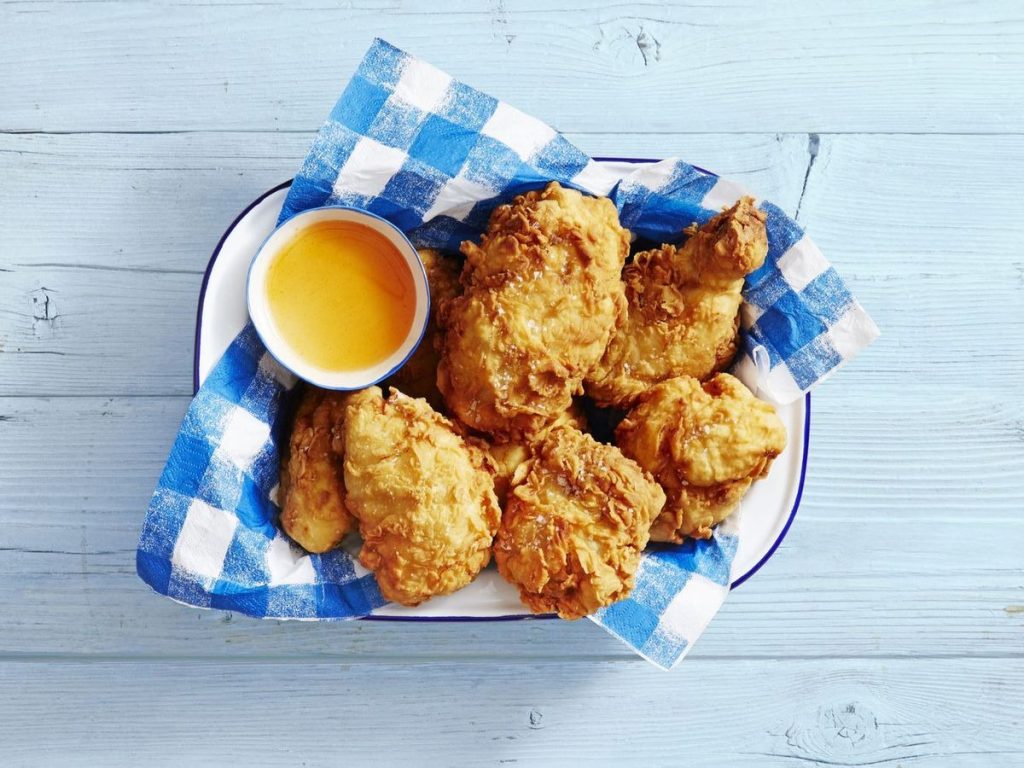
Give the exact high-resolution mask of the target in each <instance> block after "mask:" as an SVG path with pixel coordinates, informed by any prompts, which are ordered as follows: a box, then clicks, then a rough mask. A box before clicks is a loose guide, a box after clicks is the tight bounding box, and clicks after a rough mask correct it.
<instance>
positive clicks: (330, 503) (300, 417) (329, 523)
mask: <svg viewBox="0 0 1024 768" xmlns="http://www.w3.org/2000/svg"><path fill="white" fill-rule="evenodd" d="M347 399H348V395H347V393H345V392H332V391H329V390H326V389H319V388H317V387H313V386H307V387H306V388H305V390H304V391H303V393H302V399H301V400H300V402H299V407H298V410H297V412H296V414H295V422H294V424H293V425H292V431H291V435H290V436H289V438H288V447H287V448H286V451H285V455H284V457H283V458H282V461H281V482H280V488H279V498H280V501H281V527H282V528H283V529H284V532H285V533H286V534H288V535H289V536H290V537H291V538H292V539H293V540H294V541H295V542H296V543H297V544H299V546H301V547H302V548H303V549H305V550H306V551H307V552H326V551H327V550H329V549H333V548H334V547H336V546H338V544H340V543H341V540H342V539H343V538H344V537H345V535H346V534H347V533H348V532H349V531H352V530H355V527H356V521H355V518H353V517H352V515H351V514H350V513H349V510H348V507H346V505H345V484H344V480H343V466H342V458H343V455H344V448H345V443H344V428H345V406H346V401H347Z"/></svg>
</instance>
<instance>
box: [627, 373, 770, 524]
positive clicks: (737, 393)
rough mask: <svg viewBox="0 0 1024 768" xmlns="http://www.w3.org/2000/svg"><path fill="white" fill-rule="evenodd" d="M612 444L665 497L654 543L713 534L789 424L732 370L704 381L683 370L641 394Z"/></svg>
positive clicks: (761, 471)
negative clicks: (650, 478)
mask: <svg viewBox="0 0 1024 768" xmlns="http://www.w3.org/2000/svg"><path fill="white" fill-rule="evenodd" d="M615 442H616V444H617V445H618V446H619V447H620V448H621V449H622V452H623V453H624V454H626V455H627V456H629V457H631V458H633V459H635V460H636V462H637V463H638V464H639V465H640V466H641V467H643V468H644V469H646V470H647V471H648V472H650V473H651V474H652V475H654V478H655V479H656V480H657V481H658V482H659V483H661V486H662V488H664V489H665V494H666V496H667V497H668V498H667V501H666V502H665V507H664V509H663V510H662V512H661V514H660V515H658V516H657V519H656V520H655V521H654V524H653V525H652V526H651V541H668V542H677V543H678V542H682V541H683V540H684V539H685V538H687V537H693V538H697V539H706V538H709V537H710V536H711V529H712V528H713V527H714V526H716V525H718V523H720V522H721V521H722V520H724V519H725V518H726V517H728V516H729V515H730V514H732V512H733V511H734V510H735V509H736V507H738V506H739V503H740V501H741V500H742V498H743V496H744V495H745V494H746V492H747V490H749V488H750V486H751V484H752V483H753V482H754V481H755V480H757V479H758V478H761V477H764V476H765V475H767V474H768V470H769V469H770V468H771V464H772V461H773V460H774V459H775V457H776V456H778V455H779V454H780V453H782V451H783V449H785V447H786V428H785V427H784V426H783V425H782V422H781V421H780V420H779V417H778V416H777V415H776V413H775V409H774V408H773V407H772V406H771V405H770V404H769V403H766V402H764V401H763V400H759V399H757V398H756V397H754V396H753V395H752V394H751V393H750V390H748V389H747V388H746V387H745V386H743V383H742V382H740V381H739V379H736V378H734V377H733V376H730V375H729V374H727V373H720V374H718V375H717V376H714V377H712V378H711V379H709V380H708V381H706V382H704V383H703V384H701V382H699V381H698V380H697V379H695V378H692V377H690V376H680V377H678V378H674V379H669V380H667V381H664V382H662V383H661V384H658V385H657V386H655V387H653V388H652V389H651V390H649V391H648V392H647V393H646V394H644V395H642V396H641V397H640V399H639V401H638V402H637V404H636V407H634V408H633V410H631V411H630V412H629V413H628V414H627V415H626V418H625V419H624V420H623V421H622V423H621V424H619V426H618V429H616V431H615Z"/></svg>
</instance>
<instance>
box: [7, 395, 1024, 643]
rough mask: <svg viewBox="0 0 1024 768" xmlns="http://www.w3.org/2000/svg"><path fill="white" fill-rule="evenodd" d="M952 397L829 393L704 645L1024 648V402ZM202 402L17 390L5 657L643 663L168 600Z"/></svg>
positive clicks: (531, 629)
mask: <svg viewBox="0 0 1024 768" xmlns="http://www.w3.org/2000/svg"><path fill="white" fill-rule="evenodd" d="M840 391H841V390H840ZM945 398H946V399H942V396H941V395H940V393H938V392H937V391H936V390H934V389H932V390H928V389H921V388H917V389H913V388H910V389H908V390H907V391H906V392H905V393H903V396H899V395H897V396H892V395H890V394H889V390H888V389H885V388H882V389H878V388H871V387H867V388H864V387H860V388H854V389H852V391H850V392H849V393H848V394H847V396H845V397H829V398H820V399H819V400H818V401H817V403H816V405H815V412H814V416H813V424H814V436H813V439H812V455H811V467H810V476H809V480H808V484H807V488H806V491H805V498H804V502H803V505H802V507H801V511H800V513H799V515H798V517H797V521H796V524H795V526H794V528H793V530H792V531H791V532H790V534H789V537H788V538H787V539H786V542H785V543H784V545H783V547H782V548H781V549H780V551H779V552H778V553H777V554H776V556H775V557H774V558H773V560H772V561H771V562H770V563H769V564H768V565H767V566H766V567H765V568H764V569H763V570H762V572H761V573H759V574H758V575H757V576H756V577H755V578H754V579H753V580H752V581H751V582H749V583H748V584H746V585H744V586H743V587H742V588H741V589H740V590H738V591H737V592H736V593H735V594H734V595H733V597H732V599H731V600H730V601H729V603H728V604H727V606H726V608H725V610H723V612H722V613H721V614H720V615H719V616H718V617H717V619H716V620H715V622H714V623H713V624H712V626H711V628H710V630H709V632H708V634H707V635H706V636H705V637H704V638H702V640H701V643H700V645H699V646H698V648H697V649H696V650H695V652H694V653H695V654H696V655H697V656H701V657H708V658H720V657H734V656H735V657H742V658H750V657H757V658H768V657H782V658H786V657H793V656H816V657H819V656H820V657H824V656H830V655H835V656H893V655H895V656H916V655H931V656H943V655H969V656H983V655H1004V656H1005V655H1012V656H1020V655H1021V649H1022V644H1021V640H1022V637H1024V634H1022V633H1024V615H1022V614H1020V613H1019V612H1016V613H1015V612H1014V610H1015V608H1014V606H1020V605H1024V586H1022V584H1024V563H1022V562H1021V560H1020V556H1019V553H1020V552H1021V551H1022V550H1024V520H1021V518H1020V509H1021V508H1022V507H1024V452H1022V451H1021V450H1020V440H1021V436H1020V433H1019V423H1020V422H1021V420H1022V418H1024V412H1022V410H1021V406H1020V405H1019V403H1013V404H1009V403H1001V402H1000V401H999V400H998V398H997V397H995V396H993V395H989V396H988V397H987V398H986V399H980V400H978V401H977V402H975V403H969V404H964V403H960V404H958V403H956V398H955V395H952V394H947V395H945ZM186 404H187V399H186V398H152V397H151V398H56V399H52V400H46V399H35V398H9V399H0V487H2V488H3V489H4V493H3V494H0V580H3V581H4V582H5V583H8V584H9V585H12V586H13V588H12V589H8V590H0V614H2V615H4V616H6V617H7V619H6V620H5V622H4V625H3V627H0V654H8V655H10V654H14V655H19V654H25V653H54V654H60V653H76V654H78V653H81V654H102V655H111V654H114V655H117V654H127V655H145V656H157V655H160V654H170V655H174V656H185V657H192V656H215V657H234V656H254V655H255V656H273V657H282V656H283V657H292V656H306V657H321V656H325V655H326V656H338V657H342V658H345V659H347V660H359V659H363V660H365V659H372V658H378V657H381V656H383V657H387V658H392V657H395V656H398V655H405V656H414V657H422V658H436V657H451V656H454V657H462V656H469V657H478V656H482V655H486V654H488V653H490V652H492V651H494V649H497V648H500V649H501V655H503V656H508V657H514V658H536V657H538V656H539V657H544V658H547V657H551V656H555V657H569V658H578V657H587V658H594V657H597V658H608V657H614V658H628V652H627V651H626V650H625V649H624V648H623V647H622V646H620V645H619V644H618V643H617V641H615V640H613V639H612V638H610V637H608V636H606V635H605V634H604V633H603V632H602V631H601V630H599V629H597V628H596V627H593V626H590V625H589V624H587V623H580V624H575V625H569V624H564V623H556V624H550V623H547V622H545V623H543V624H537V623H528V624H511V625H508V624H497V625H470V627H469V628H468V629H467V628H463V627H461V626H456V627H452V626H439V625H425V626H416V627H409V626H405V625H392V624H387V625H379V624H373V625H369V624H350V625H345V626H338V625H330V626H327V625H320V626H313V625H309V624H282V623H278V622H258V621H250V620H247V619H245V618H243V617H234V618H233V619H232V617H231V616H230V615H228V614H221V613H210V612H203V611H194V610H190V609H187V608H183V607H181V606H177V605H175V604H173V603H171V602H170V601H167V600H166V599H163V598H159V597H157V596H155V595H153V594H151V593H150V592H149V590H148V589H147V588H146V587H145V586H144V585H143V584H142V583H141V582H140V581H139V580H138V579H137V577H136V576H135V566H134V549H135V545H136V542H137V538H138V533H139V530H140V527H141V524H142V518H143V515H144V511H145V508H146V505H147V503H148V500H149V496H150V494H151V492H152V489H153V487H154V485H155V483H156V479H157V476H158V475H159V472H160V469H161V467H162V465H163V461H164V458H165V456H166V451H167V449H168V447H169V444H170V442H171V440H172V438H173V434H174V432H175V430H176V429H177V424H178V421H179V419H180V417H181V415H182V413H183V411H184V409H185V406H186ZM936 434H942V435H945V436H946V438H947V439H946V440H943V441H937V440H934V439H933V437H934V435H936ZM880 435H883V436H884V435H888V436H889V437H888V438H886V442H884V443H883V444H882V445H883V446H884V450H881V449H879V450H873V449H872V448H871V447H872V446H874V445H876V444H878V441H879V436H880ZM965 530H970V531H971V534H970V536H971V538H972V540H974V541H977V542H979V544H978V547H980V548H981V549H980V550H979V549H978V547H967V548H965V546H964V537H963V532H964V531H965ZM410 633H414V635H415V637H416V643H415V647H410V644H409V637H410Z"/></svg>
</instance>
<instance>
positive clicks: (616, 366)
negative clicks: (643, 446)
mask: <svg viewBox="0 0 1024 768" xmlns="http://www.w3.org/2000/svg"><path fill="white" fill-rule="evenodd" d="M767 252H768V239H767V234H766V231H765V215H764V213H763V212H762V211H759V210H758V209H757V208H756V207H755V206H754V201H753V199H751V198H749V197H745V198H743V199H742V200H740V201H739V202H738V203H736V204H735V205H734V206H732V207H731V208H729V209H728V210H726V211H723V212H722V213H720V214H718V215H717V216H715V217H714V218H712V219H711V220H710V221H708V222H707V223H706V224H705V225H704V226H703V227H701V228H700V229H697V230H696V231H695V232H693V233H692V234H691V236H690V238H689V239H688V240H687V241H686V243H685V244H684V245H683V246H682V247H680V248H676V247H675V246H672V245H663V246H661V248H656V249H655V250H652V251H644V252H643V253H638V254H637V255H636V256H635V257H634V259H633V262H632V263H631V264H630V265H629V266H627V267H626V269H625V270H624V272H623V276H622V277H623V281H624V282H625V284H626V298H627V300H628V310H627V314H626V319H625V322H624V323H623V324H622V325H621V326H620V327H619V328H618V329H617V330H616V332H615V334H614V335H613V337H612V339H611V341H610V342H609V344H608V348H607V349H606V350H605V352H604V355H603V356H602V358H601V362H600V363H599V364H598V365H597V366H596V367H595V368H594V370H593V371H591V372H590V374H589V375H588V376H587V380H586V382H585V384H584V386H585V388H586V391H587V394H588V395H590V396H591V397H592V398H594V399H595V400H596V401H597V402H598V403H599V404H601V405H612V406H616V407H618V408H628V407H629V406H630V405H632V403H633V402H634V401H635V400H636V399H637V397H639V396H640V394H641V393H643V392H644V391H645V390H647V389H649V388H650V387H651V386H652V385H654V384H657V383H658V382H660V381H664V380H665V379H670V378H672V377H674V376H694V377H696V378H698V379H704V378H706V377H708V376H710V375H711V374H712V373H715V372H716V371H720V370H722V369H724V368H725V367H726V366H728V365H729V363H731V362H732V359H733V357H734V356H735V355H736V339H737V332H738V330H739V309H740V304H741V303H742V300H743V299H742V296H741V291H742V290H743V278H744V277H745V276H746V275H748V274H750V273H751V272H753V271H754V270H756V269H758V268H759V267H760V266H761V265H762V264H763V263H764V259H765V255H766V254H767Z"/></svg>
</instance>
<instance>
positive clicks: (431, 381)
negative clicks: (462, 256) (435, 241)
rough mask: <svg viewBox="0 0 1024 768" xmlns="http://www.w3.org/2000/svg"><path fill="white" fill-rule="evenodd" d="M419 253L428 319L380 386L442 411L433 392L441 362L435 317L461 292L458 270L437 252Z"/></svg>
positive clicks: (438, 396)
mask: <svg viewBox="0 0 1024 768" xmlns="http://www.w3.org/2000/svg"><path fill="white" fill-rule="evenodd" d="M419 254H420V260H421V261H422V262H423V268H424V270H425V271H426V273H427V283H428V284H429V285H430V319H429V321H428V322H427V329H426V331H425V332H424V334H423V341H421V342H420V345H419V346H418V347H417V348H416V351H415V352H413V354H412V356H411V357H410V358H409V359H408V360H407V361H406V363H405V365H403V366H402V367H401V368H399V369H398V370H397V371H396V372H395V374H394V375H393V376H391V377H390V378H388V379H387V381H385V382H384V383H385V384H386V385H387V386H389V387H394V388H395V389H397V390H399V391H400V392H403V393H405V394H406V395H408V396H409V397H422V398H425V399H426V400H427V402H428V403H430V405H431V407H433V408H434V410H442V409H443V408H444V398H442V397H441V393H440V392H439V391H438V389H437V364H438V362H439V361H440V359H441V352H440V345H441V332H440V330H439V325H438V318H439V317H440V314H441V307H442V306H444V305H445V304H446V303H447V302H448V301H450V300H451V299H452V298H454V297H455V296H457V295H458V294H459V293H461V292H462V286H461V285H460V284H459V273H460V272H461V271H462V267H461V265H460V264H459V262H458V260H457V259H454V258H452V257H451V256H445V255H444V254H442V253H441V252H440V251H435V250H433V249H430V248H423V249H420V251H419Z"/></svg>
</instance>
